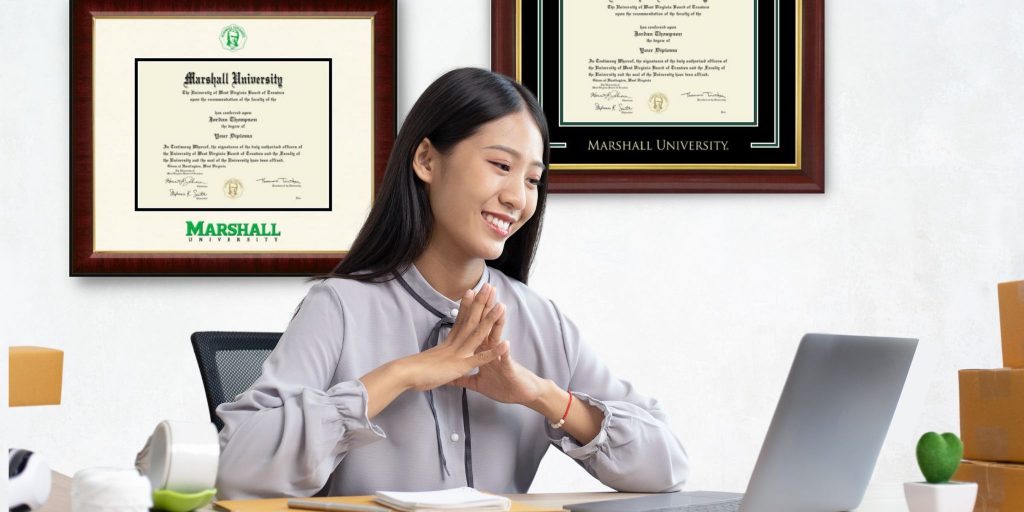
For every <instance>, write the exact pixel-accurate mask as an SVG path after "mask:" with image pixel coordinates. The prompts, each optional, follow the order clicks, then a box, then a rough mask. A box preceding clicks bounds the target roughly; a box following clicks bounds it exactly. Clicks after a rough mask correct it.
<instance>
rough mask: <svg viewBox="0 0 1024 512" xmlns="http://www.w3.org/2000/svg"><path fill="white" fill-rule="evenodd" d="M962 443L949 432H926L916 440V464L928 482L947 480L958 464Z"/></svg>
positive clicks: (962, 448)
mask: <svg viewBox="0 0 1024 512" xmlns="http://www.w3.org/2000/svg"><path fill="white" fill-rule="evenodd" d="M963 456H964V444H963V443H962V442H960V438H959V437H957V436H956V434H953V433H951V432H946V433H945V434H942V435H941V436H940V435H939V434H937V433H935V432H928V433H926V434H925V435H923V436H921V439H919V440H918V441H917V465H918V467H920V468H921V473H923V474H924V479H925V480H927V481H928V483H930V484H941V483H945V482H948V481H949V479H950V478H953V473H956V468H957V467H958V466H960V459H961V458H962V457H963Z"/></svg>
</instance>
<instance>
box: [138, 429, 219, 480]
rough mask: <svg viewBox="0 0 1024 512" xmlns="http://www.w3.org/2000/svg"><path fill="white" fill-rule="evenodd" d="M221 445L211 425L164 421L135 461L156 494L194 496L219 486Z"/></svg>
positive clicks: (215, 430)
mask: <svg viewBox="0 0 1024 512" xmlns="http://www.w3.org/2000/svg"><path fill="white" fill-rule="evenodd" d="M219 458H220V441H219V440H218V437H217V427H215V426H214V425H213V423H211V422H190V421H176V420H164V421H162V422H160V424H159V425H157V426H156V430H154V431H153V435H151V436H149V439H147V440H146V445H145V446H144V447H143V448H142V451H140V452H139V454H138V455H136V457H135V467H136V469H138V470H139V472H140V473H141V474H143V475H146V476H147V477H149V481H150V483H151V484H152V486H153V490H154V491H157V490H160V489H168V490H171V491H176V492H180V493H195V492H200V491H205V490H207V489H213V488H214V485H215V484H216V482H217V463H218V461H219Z"/></svg>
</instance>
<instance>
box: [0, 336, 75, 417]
mask: <svg viewBox="0 0 1024 512" xmlns="http://www.w3.org/2000/svg"><path fill="white" fill-rule="evenodd" d="M8 356H9V358H10V359H9V362H10V365H9V367H8V368H9V370H8V377H9V379H8V385H9V386H8V388H7V389H8V391H9V393H10V396H9V399H8V404H9V405H10V406H11V407H17V406H22V405H59V404H60V388H61V376H62V374H63V371H64V352H62V351H60V350H56V349H52V348H43V347H10V348H9V349H8Z"/></svg>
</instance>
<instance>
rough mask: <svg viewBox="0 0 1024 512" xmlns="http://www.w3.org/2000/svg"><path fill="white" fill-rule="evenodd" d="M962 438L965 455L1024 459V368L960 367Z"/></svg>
mask: <svg viewBox="0 0 1024 512" xmlns="http://www.w3.org/2000/svg"><path fill="white" fill-rule="evenodd" d="M960 438H961V439H962V440H963V442H964V458H965V459H971V460H976V461H986V462H1024V369H1019V368H998V369H994V370H960ZM1021 510H1024V509H1021Z"/></svg>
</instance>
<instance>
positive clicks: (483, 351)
mask: <svg viewBox="0 0 1024 512" xmlns="http://www.w3.org/2000/svg"><path fill="white" fill-rule="evenodd" d="M496 295H497V294H496V292H495V289H494V287H493V286H491V285H489V284H484V285H483V287H481V289H480V291H479V293H475V292H473V290H469V291H467V292H466V293H465V294H464V295H463V297H462V303H461V304H460V306H459V313H458V316H457V317H456V319H455V324H454V325H452V329H451V332H450V333H448V336H447V337H446V338H445V339H444V341H442V342H441V343H438V344H437V346H435V347H432V348H430V349H428V350H424V351H423V352H420V353H418V354H415V355H412V356H409V357H407V358H403V359H402V360H401V362H402V364H403V366H404V367H405V370H406V371H405V372H404V373H405V374H406V376H407V379H408V381H407V382H408V384H409V386H410V387H411V388H413V389H416V390H418V391H427V390H430V389H434V388H436V387H439V386H443V385H445V384H449V385H453V386H459V387H464V388H468V389H472V390H473V391H476V392H477V393H480V394H482V395H484V396H486V397H488V398H490V399H492V400H495V401H498V402H503V403H509V404H522V405H527V406H529V405H531V404H533V403H534V402H536V401H537V400H538V399H539V398H540V396H541V393H542V392H543V390H544V389H545V388H544V383H545V382H546V381H545V380H544V379H541V378H540V377H538V376H537V375H536V374H534V373H533V372H532V371H530V370H528V369H526V368H524V367H523V366H522V365H520V364H519V363H517V362H516V361H515V360H513V359H512V356H511V354H510V351H509V340H503V339H501V333H502V329H503V328H504V325H505V305H504V304H502V303H500V302H497V300H496ZM473 368H479V372H478V373H476V374H475V375H470V376H466V373H468V372H469V371H470V370H472V369H473Z"/></svg>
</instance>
